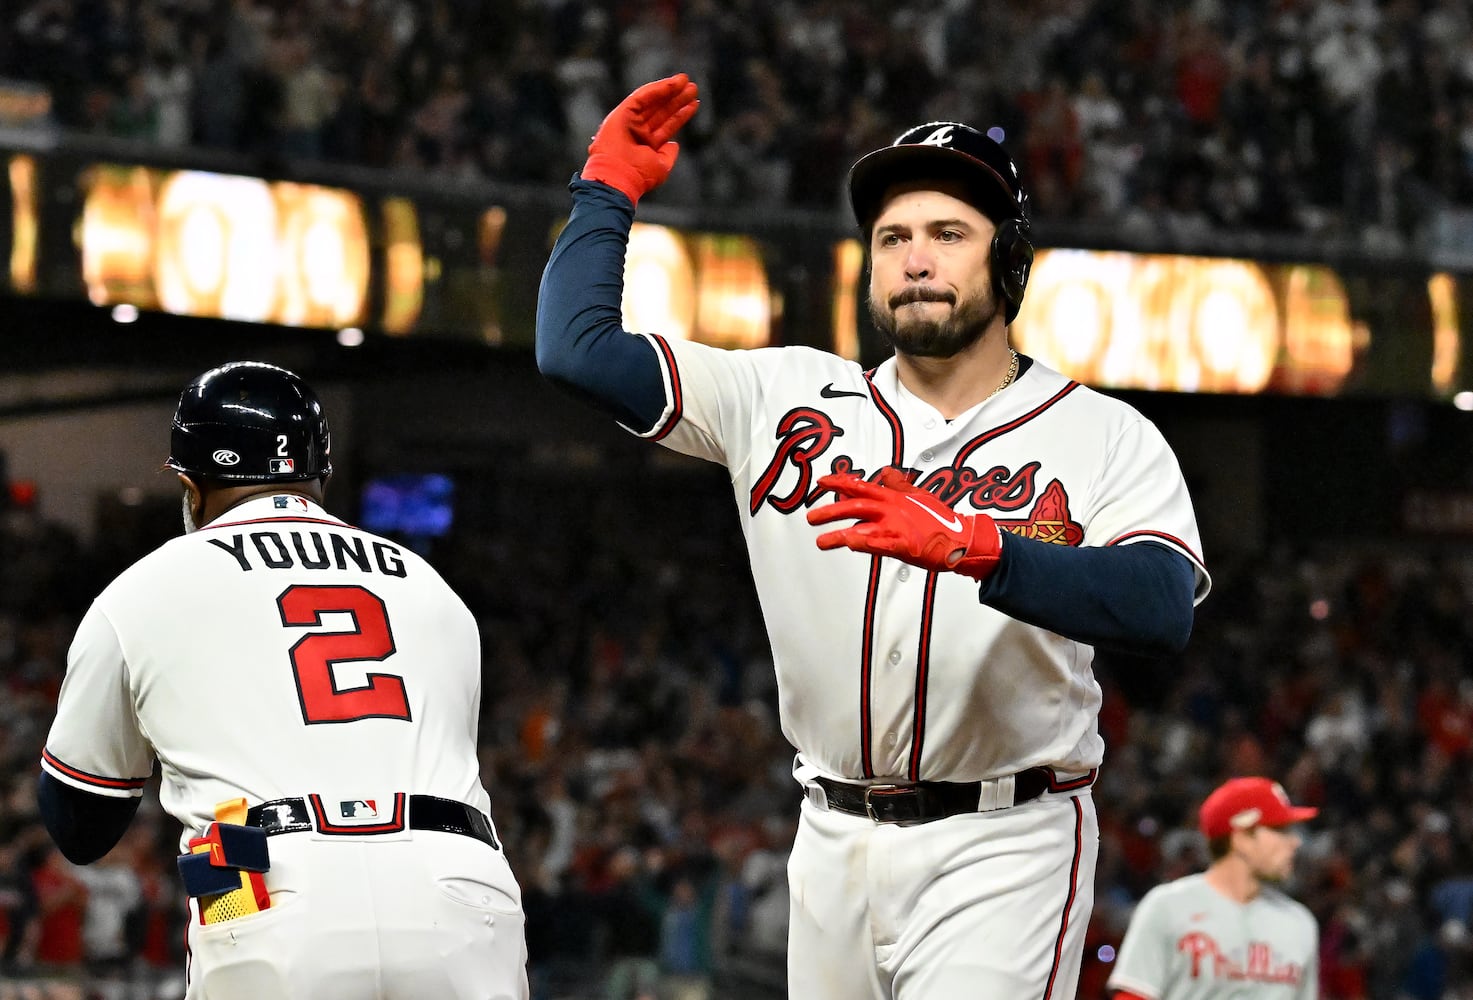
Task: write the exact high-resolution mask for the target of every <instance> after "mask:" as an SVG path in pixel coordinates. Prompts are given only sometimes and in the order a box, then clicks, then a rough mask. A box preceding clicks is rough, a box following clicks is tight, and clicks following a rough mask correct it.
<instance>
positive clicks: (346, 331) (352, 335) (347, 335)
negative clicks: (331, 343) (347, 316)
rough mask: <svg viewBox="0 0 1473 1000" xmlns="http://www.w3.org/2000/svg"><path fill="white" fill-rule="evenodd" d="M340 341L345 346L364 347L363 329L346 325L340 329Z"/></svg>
mask: <svg viewBox="0 0 1473 1000" xmlns="http://www.w3.org/2000/svg"><path fill="white" fill-rule="evenodd" d="M338 343H339V344H341V345H342V346H343V347H362V346H363V331H362V330H360V329H358V328H357V327H356V326H345V327H343V328H342V329H341V330H339V331H338Z"/></svg>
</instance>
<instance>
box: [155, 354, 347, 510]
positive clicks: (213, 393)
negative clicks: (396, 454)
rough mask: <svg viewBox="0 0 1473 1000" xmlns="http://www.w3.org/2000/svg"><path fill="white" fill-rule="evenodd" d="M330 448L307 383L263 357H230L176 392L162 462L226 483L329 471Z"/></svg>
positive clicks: (306, 476) (302, 477)
mask: <svg viewBox="0 0 1473 1000" xmlns="http://www.w3.org/2000/svg"><path fill="white" fill-rule="evenodd" d="M331 451H332V437H331V435H330V434H329V433H328V429H327V417H326V416H325V415H324V414H323V412H322V402H321V401H320V400H319V399H318V398H317V394H316V393H314V392H313V391H312V390H311V388H310V387H308V385H307V383H305V382H303V381H302V380H301V379H300V378H299V377H298V376H296V375H295V374H293V373H292V372H289V371H287V370H286V369H285V368H278V367H276V366H275V365H268V364H266V363H265V362H262V361H232V362H231V363H230V364H226V365H221V366H220V367H219V368H212V369H210V370H209V371H207V372H205V373H204V374H203V375H201V376H200V377H199V378H197V379H195V380H194V381H193V382H191V383H189V385H188V386H187V387H185V389H184V392H183V393H182V394H181V395H180V396H179V407H178V409H176V410H175V411H174V427H173V432H172V434H171V435H170V438H169V460H168V462H166V463H165V464H166V465H167V466H168V467H169V468H171V469H175V470H177V471H179V472H186V473H188V474H189V475H191V476H200V477H203V478H206V479H214V480H219V481H221V482H226V483H291V482H300V481H302V480H307V479H317V478H318V477H320V476H326V475H327V474H328V473H330V472H332V462H331V460H330V458H329V455H330V453H331Z"/></svg>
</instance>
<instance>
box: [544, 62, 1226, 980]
mask: <svg viewBox="0 0 1473 1000" xmlns="http://www.w3.org/2000/svg"><path fill="white" fill-rule="evenodd" d="M696 107H697V94H696V86H695V85H694V84H693V83H691V82H690V81H689V80H688V79H687V78H686V77H685V76H684V75H678V76H674V77H670V78H668V79H665V80H659V81H656V82H653V83H650V84H646V85H645V86H643V87H641V88H639V89H638V90H636V91H635V92H634V93H633V94H631V95H630V96H629V97H628V98H626V99H625V100H624V102H623V103H621V104H620V105H619V106H618V107H617V108H615V109H614V110H613V111H612V112H611V113H610V114H609V116H608V117H607V118H606V119H605V120H604V123H603V124H602V126H601V127H600V128H599V131H598V134H597V135H596V136H595V137H594V139H593V142H592V144H591V145H590V146H589V156H588V160H587V162H586V163H585V165H584V167H583V170H582V173H581V176H580V177H578V178H575V179H574V181H573V184H572V191H573V212H572V217H571V218H570V220H569V222H568V225H567V227H566V228H565V229H564V230H563V232H562V233H561V234H560V235H559V237H558V240H557V244H556V246H555V247H554V248H553V251H552V256H551V259H550V260H549V262H548V265H547V269H546V272H545V274H544V276H543V282H542V288H541V295H540V298H539V305H538V322H537V359H538V364H539V366H540V368H541V370H542V371H543V373H544V374H546V375H547V376H548V377H549V378H551V379H552V380H554V381H555V382H557V383H559V384H562V385H564V386H568V387H571V388H572V389H574V390H575V391H576V392H577V394H578V395H579V397H580V398H586V399H592V400H594V401H596V402H597V403H598V404H600V405H601V406H602V407H603V408H604V409H606V410H607V411H608V412H609V413H611V414H612V415H613V416H614V417H616V418H617V419H618V420H619V421H620V422H621V423H622V424H623V425H625V426H626V427H627V428H628V429H630V430H632V431H634V432H635V433H637V434H639V435H641V436H643V437H646V438H648V439H650V440H653V441H658V442H659V443H661V444H662V445H664V446H666V447H669V448H673V449H675V450H677V451H680V452H683V453H686V454H690V455H696V456H700V457H701V458H705V459H709V460H711V461H713V462H720V463H722V464H724V465H725V466H726V467H727V469H728V471H729V473H730V476H731V482H732V489H733V493H734V495H735V499H736V502H737V505H738V507H739V509H740V512H741V520H742V528H743V530H744V532H745V536H746V540H747V547H748V552H749V556H750V559H751V565H752V572H753V576H754V578H755V580H756V584H757V590H758V596H759V598H760V601H761V605H762V609H763V614H764V617H765V619H766V622H767V627H768V632H769V637H770V639H771V642H772V649H773V659H774V663H775V665H776V669H777V680H778V688H779V702H780V709H781V720H782V726H783V732H784V734H785V735H786V736H787V738H788V739H789V741H790V742H791V743H792V744H793V746H794V747H795V748H796V750H797V751H798V752H797V756H796V759H795V762H794V776H795V777H796V778H797V779H798V781H799V782H800V783H801V784H802V786H803V788H804V798H803V803H802V807H801V814H800V822H799V829H798V834H797V839H796V842H795V844H794V847H793V851H792V855H791V857H790V860H789V868H788V871H789V885H790V890H791V899H792V910H791V919H790V924H789V951H788V982H789V992H790V994H791V995H792V996H793V997H801V998H803V1000H815V998H818V1000H855V998H865V997H871V998H876V1000H883V998H907V1000H914V998H927V1000H951V998H957V1000H960V998H962V997H966V998H973V997H979V996H980V997H1035V998H1045V997H1047V998H1061V997H1069V996H1072V995H1073V994H1074V990H1075V984H1076V981H1077V978H1078V971H1079V964H1080V952H1081V949H1082V945H1083V940H1084V932H1085V925H1086V922H1087V918H1088V915H1089V910H1090V906H1091V902H1092V898H1093V896H1092V894H1093V890H1092V885H1091V882H1092V878H1093V873H1094V866H1095V853H1096V847H1097V839H1098V833H1097V824H1096V819H1095V811H1094V807H1093V803H1092V800H1091V797H1090V786H1091V784H1092V783H1093V781H1094V777H1095V773H1096V769H1097V768H1098V767H1099V765H1100V762H1101V757H1102V754H1103V749H1104V748H1103V746H1102V743H1101V740H1100V736H1099V733H1098V731H1097V727H1096V714H1097V711H1098V708H1099V703H1100V688H1099V686H1098V685H1097V684H1096V682H1095V680H1094V677H1093V675H1092V673H1091V668H1090V663H1091V659H1092V656H1093V647H1094V646H1096V645H1105V646H1111V647H1115V648H1119V649H1123V650H1130V651H1133V652H1136V653H1163V652H1167V651H1171V650H1177V649H1180V648H1181V647H1182V646H1183V645H1184V644H1185V642H1186V641H1187V637H1188V635H1189V633H1190V630H1191V624H1192V614H1193V603H1194V600H1195V599H1200V598H1201V597H1202V596H1204V595H1205V594H1206V592H1207V588H1208V577H1207V573H1206V571H1205V569H1204V568H1203V566H1202V562H1201V558H1200V556H1199V554H1198V551H1199V543H1198V538H1197V527H1196V523H1195V520H1194V517H1193V514H1192V507H1191V503H1190V501H1189V499H1188V496H1187V491H1186V487H1185V485H1184V484H1183V482H1182V477H1181V473H1180V471H1179V469H1178V466H1177V463H1176V460H1175V458H1174V456H1173V455H1172V453H1171V451H1170V450H1169V449H1168V447H1167V445H1166V443H1165V441H1164V440H1163V439H1162V437H1161V435H1160V434H1159V433H1158V432H1157V430H1156V429H1155V428H1154V427H1153V426H1152V425H1151V424H1150V423H1148V422H1147V421H1146V420H1144V419H1143V418H1142V417H1141V416H1140V415H1139V414H1137V413H1136V412H1135V411H1133V410H1131V409H1130V408H1129V407H1127V406H1125V405H1124V404H1122V403H1120V402H1117V401H1116V400H1113V399H1109V398H1106V397H1104V396H1101V395H1098V394H1096V393H1094V392H1092V391H1090V390H1089V389H1087V388H1085V387H1083V386H1081V385H1079V384H1078V383H1075V382H1072V381H1070V380H1068V379H1066V378H1064V377H1063V376H1062V375H1060V374H1058V373H1057V372H1053V371H1049V370H1048V369H1047V368H1045V367H1044V366H1043V365H1041V364H1038V363H1036V362H1034V361H1032V360H1031V359H1029V358H1025V357H1022V356H1021V355H1018V354H1017V353H1016V352H1014V351H1013V350H1012V349H1011V348H1010V347H1009V345H1008V338H1007V323H1008V321H1010V320H1011V319H1012V318H1013V316H1014V315H1015V314H1016V312H1017V310H1018V308H1019V306H1020V304H1021V302H1022V300H1023V293H1024V288H1025V286H1026V283H1027V279H1028V268H1029V265H1030V263H1031V261H1032V246H1031V243H1030V242H1029V233H1028V224H1027V216H1026V213H1025V204H1026V196H1025V195H1024V192H1023V187H1022V185H1021V183H1020V182H1019V179H1018V176H1017V172H1016V170H1015V169H1014V167H1013V165H1012V162H1011V161H1010V160H1009V159H1008V157H1007V154H1006V153H1005V152H1004V151H1003V150H1002V148H1001V147H1000V146H999V145H998V144H997V143H995V142H993V141H992V140H991V139H988V138H987V137H986V136H984V135H982V134H980V133H978V132H977V131H975V130H973V129H971V128H969V127H968V126H966V125H963V124H960V123H944V122H935V123H931V124H927V125H923V126H920V127H918V128H915V129H912V130H910V131H908V132H906V133H905V134H904V135H902V136H901V137H900V138H899V139H898V140H897V142H896V143H895V144H894V145H892V146H889V147H886V148H884V149H881V150H878V151H876V152H874V153H871V154H869V155H868V156H866V157H864V158H863V159H861V160H860V161H859V162H858V163H856V164H855V166H854V168H853V170H852V172H851V174H850V185H849V190H850V196H851V201H852V204H853V207H854V211H855V215H856V217H857V219H858V222H859V226H860V230H861V232H862V235H863V236H864V238H865V241H866V245H867V248H868V252H869V258H870V267H871V270H870V275H871V278H870V296H869V299H870V310H871V313H872V315H873V317H874V320H875V323H876V325H877V326H878V327H879V329H880V330H881V331H882V332H884V334H885V335H886V336H887V337H888V338H889V340H890V342H891V344H892V345H893V346H894V349H895V354H894V357H893V358H891V359H889V360H887V361H886V362H885V363H884V364H882V365H880V366H879V367H878V368H876V369H874V370H873V371H864V370H862V369H861V368H860V367H859V366H857V365H855V364H852V363H850V362H848V361H845V360H843V359H841V358H838V357H836V356H834V355H832V354H829V353H826V352H822V351H817V350H812V349H808V348H801V347H791V348H769V349H763V350H755V351H724V350H717V349H713V348H710V347H706V346H703V345H700V344H695V343H690V342H686V341H680V340H671V339H667V338H665V337H662V336H660V335H659V334H658V333H650V334H633V335H632V334H630V333H629V332H627V331H625V330H624V329H623V327H622V323H621V315H620V300H621V289H622V278H623V254H624V248H625V245H626V242H627V238H628V234H629V229H630V225H631V224H632V221H633V217H634V211H635V205H636V203H637V202H638V200H639V198H640V197H641V196H642V195H644V194H645V193H646V192H648V191H650V190H651V189H653V188H654V187H656V186H657V185H658V184H660V183H661V182H662V181H663V180H664V179H665V177H666V176H667V175H668V173H669V171H670V169H671V168H672V167H673V166H674V163H675V160H676V156H677V155H678V148H677V146H676V144H675V143H674V142H673V141H672V138H673V137H674V135H675V134H676V132H678V131H679V130H680V128H681V126H683V125H684V124H685V123H686V121H688V120H689V119H690V117H691V115H693V114H694V113H695V111H696ZM828 501H835V502H828ZM815 524H818V525H821V526H822V530H815V528H814V527H813V525H815Z"/></svg>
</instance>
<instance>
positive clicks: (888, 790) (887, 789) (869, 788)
mask: <svg viewBox="0 0 1473 1000" xmlns="http://www.w3.org/2000/svg"><path fill="white" fill-rule="evenodd" d="M876 792H879V793H880V795H881V796H885V795H897V794H901V793H904V792H910V793H912V794H914V792H915V789H914V788H913V787H910V786H907V785H865V786H864V811H865V814H866V815H867V816H869V818H870V819H871V820H872V821H874V822H876V823H898V822H900V820H899V819H896V818H895V817H888V816H887V817H881V816H880V815H879V814H878V813H876V812H875V804H874V802H873V801H872V800H871V798H870V796H872V795H874V794H875V793H876Z"/></svg>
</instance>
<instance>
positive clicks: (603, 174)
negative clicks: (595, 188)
mask: <svg viewBox="0 0 1473 1000" xmlns="http://www.w3.org/2000/svg"><path fill="white" fill-rule="evenodd" d="M579 176H580V177H582V178H583V179H584V180H585V181H599V182H600V183H603V184H607V185H608V186H609V187H611V188H613V189H614V190H615V191H618V192H619V193H620V194H622V195H624V197H626V198H628V199H629V200H630V201H631V202H633V203H634V204H636V205H638V204H639V199H640V198H641V197H642V196H643V195H645V194H646V193H648V191H649V185H648V184H647V182H646V181H645V178H644V175H643V173H642V172H641V171H640V170H639V168H637V167H635V166H634V165H633V164H632V163H630V162H629V161H628V160H625V159H622V158H621V157H619V156H617V155H613V154H609V153H590V154H589V155H588V160H587V162H585V163H584V164H583V170H582V172H581V173H580V174H579Z"/></svg>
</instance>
